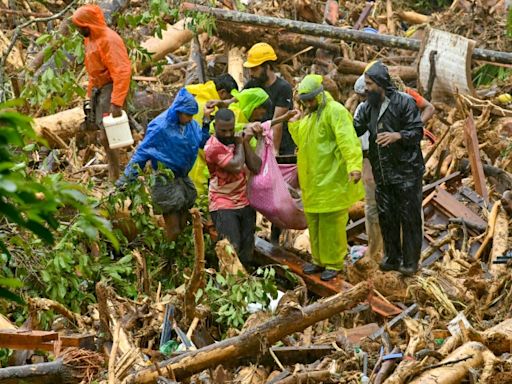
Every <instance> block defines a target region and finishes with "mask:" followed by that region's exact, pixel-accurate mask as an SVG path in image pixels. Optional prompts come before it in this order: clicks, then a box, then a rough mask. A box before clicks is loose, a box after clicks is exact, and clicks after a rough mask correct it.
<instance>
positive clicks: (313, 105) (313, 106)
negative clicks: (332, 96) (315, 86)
mask: <svg viewBox="0 0 512 384" xmlns="http://www.w3.org/2000/svg"><path fill="white" fill-rule="evenodd" d="M301 102H302V104H303V105H304V106H305V107H306V109H308V110H309V111H316V110H317V109H318V100H317V99H316V97H313V98H312V99H310V100H302V101H301Z"/></svg>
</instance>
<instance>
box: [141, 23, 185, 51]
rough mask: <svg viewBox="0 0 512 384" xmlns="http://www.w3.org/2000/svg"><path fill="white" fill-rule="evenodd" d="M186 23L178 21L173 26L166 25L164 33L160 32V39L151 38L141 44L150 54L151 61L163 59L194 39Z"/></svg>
mask: <svg viewBox="0 0 512 384" xmlns="http://www.w3.org/2000/svg"><path fill="white" fill-rule="evenodd" d="M186 22H187V21H186V20H180V21H178V22H177V23H175V24H173V25H169V24H168V25H167V28H166V29H165V31H162V38H159V37H151V38H149V39H148V40H146V41H145V42H143V43H142V44H141V46H142V48H144V49H146V50H147V51H148V52H149V53H151V58H152V59H153V61H158V60H160V59H163V58H164V57H165V55H167V54H168V53H171V52H173V51H175V50H177V49H178V48H179V47H181V46H182V45H185V44H187V43H188V42H189V41H190V40H192V38H193V37H194V33H193V32H192V31H190V30H188V29H187V28H186Z"/></svg>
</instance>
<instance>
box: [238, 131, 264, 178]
mask: <svg viewBox="0 0 512 384" xmlns="http://www.w3.org/2000/svg"><path fill="white" fill-rule="evenodd" d="M255 131H256V134H257V135H261V134H262V133H263V128H262V127H261V125H259V124H258V125H256V126H255V125H254V124H252V125H251V126H250V127H249V128H248V129H246V130H245V131H244V132H245V133H244V138H243V143H244V151H245V164H246V165H247V168H249V171H251V172H252V173H254V174H258V173H260V169H261V159H260V157H259V156H258V155H257V154H256V152H254V149H253V148H252V147H251V139H252V138H253V137H254V136H255Z"/></svg>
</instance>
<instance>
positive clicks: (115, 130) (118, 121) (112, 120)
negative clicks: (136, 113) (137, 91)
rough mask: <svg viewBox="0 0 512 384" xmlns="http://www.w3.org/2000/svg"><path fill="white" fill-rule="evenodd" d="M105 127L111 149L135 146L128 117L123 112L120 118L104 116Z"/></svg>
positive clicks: (109, 115) (110, 115)
mask: <svg viewBox="0 0 512 384" xmlns="http://www.w3.org/2000/svg"><path fill="white" fill-rule="evenodd" d="M103 127H104V128H105V133H106V134H107V140H108V145H109V147H110V148H111V149H116V148H122V147H127V146H129V145H132V144H133V142H134V141H133V137H132V131H131V130H130V124H129V122H128V115H127V114H126V112H125V111H123V113H122V115H121V116H119V117H113V116H112V114H108V115H104V116H103Z"/></svg>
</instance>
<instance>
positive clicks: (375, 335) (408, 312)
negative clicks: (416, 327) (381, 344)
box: [369, 304, 418, 341]
mask: <svg viewBox="0 0 512 384" xmlns="http://www.w3.org/2000/svg"><path fill="white" fill-rule="evenodd" d="M417 310H418V304H413V305H411V306H410V307H408V308H407V309H406V310H405V311H403V312H402V313H401V314H399V315H398V316H396V317H394V318H393V319H391V320H390V321H389V323H388V324H387V327H388V328H389V329H392V328H393V327H394V326H395V325H397V324H398V323H399V322H400V321H401V320H403V319H404V318H406V317H407V316H411V315H412V314H414V313H415V312H416V311H417ZM385 331H386V327H381V328H379V330H378V331H376V332H375V333H373V334H371V335H370V336H369V338H370V340H374V341H375V340H377V339H378V338H379V337H381V336H382V334H383V333H384V332H385Z"/></svg>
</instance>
